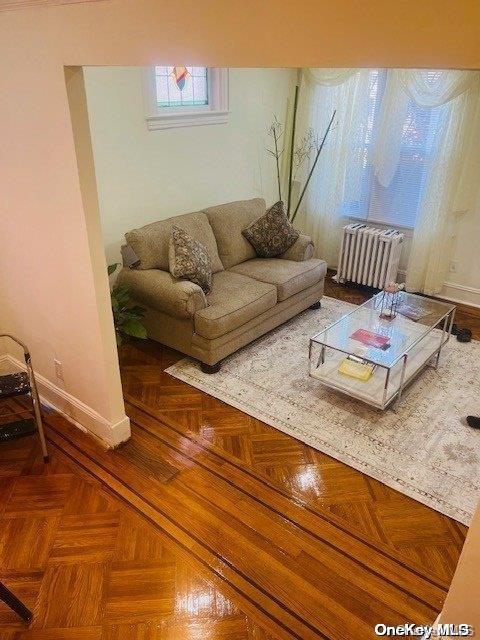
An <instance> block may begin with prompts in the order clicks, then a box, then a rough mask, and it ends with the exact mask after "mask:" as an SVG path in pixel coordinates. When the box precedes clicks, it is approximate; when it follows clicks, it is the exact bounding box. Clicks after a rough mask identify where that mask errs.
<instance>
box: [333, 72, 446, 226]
mask: <svg viewBox="0 0 480 640" xmlns="http://www.w3.org/2000/svg"><path fill="white" fill-rule="evenodd" d="M435 73H436V72H435V71H432V72H431V74H432V78H433V75H434V74H435ZM386 81H387V71H386V70H385V69H372V71H371V73H370V94H369V101H370V102H369V115H368V122H367V123H366V127H365V135H364V140H363V149H361V150H360V151H361V153H362V157H363V173H362V178H361V189H360V190H359V191H360V192H361V196H360V198H359V200H356V201H344V202H342V203H341V205H340V211H339V213H340V214H341V215H345V216H348V217H350V218H359V219H361V220H368V221H369V222H377V223H384V224H387V225H395V226H397V227H406V228H413V227H414V226H415V221H416V218H417V212H418V207H419V204H420V202H421V200H422V195H423V192H424V188H425V183H426V178H427V176H428V170H429V166H430V161H431V160H432V159H433V158H434V157H435V154H436V152H437V144H438V143H437V139H438V136H437V135H436V134H437V131H439V129H440V128H441V127H442V124H443V121H444V118H445V115H446V108H447V109H448V106H447V107H445V106H441V107H435V108H425V107H420V106H419V105H418V104H417V103H416V102H414V101H413V100H409V101H408V105H407V113H406V118H405V121H404V124H403V130H402V136H401V147H400V159H399V163H398V166H397V169H396V171H395V173H394V175H393V178H392V179H391V181H390V184H389V185H388V186H387V187H384V186H382V185H381V184H380V183H379V181H378V180H377V178H376V177H375V172H374V169H373V166H372V164H371V162H370V155H371V154H370V152H371V149H372V147H373V144H374V141H375V137H376V130H377V127H378V124H379V116H380V108H381V103H382V99H383V95H384V92H385V86H386ZM347 175H348V171H347Z"/></svg>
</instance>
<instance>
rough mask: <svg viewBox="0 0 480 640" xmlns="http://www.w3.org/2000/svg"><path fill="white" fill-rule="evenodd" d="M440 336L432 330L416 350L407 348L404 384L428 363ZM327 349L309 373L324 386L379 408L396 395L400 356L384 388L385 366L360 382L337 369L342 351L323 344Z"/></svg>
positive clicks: (435, 352)
mask: <svg viewBox="0 0 480 640" xmlns="http://www.w3.org/2000/svg"><path fill="white" fill-rule="evenodd" d="M440 340H441V337H440V336H439V332H436V331H435V332H433V333H432V334H431V335H428V336H427V337H425V339H424V340H422V341H421V342H420V343H419V344H418V345H417V347H416V348H415V350H412V351H410V352H409V354H408V358H407V366H406V369H405V380H404V385H403V386H404V387H405V386H406V385H407V384H409V383H410V382H411V381H412V380H413V378H414V377H415V376H416V375H417V374H418V373H419V372H420V371H421V370H422V369H423V368H424V367H425V366H426V365H428V363H429V361H430V360H431V359H432V357H433V356H435V355H436V354H438V353H439V350H440V349H441V346H442V345H441V344H440ZM326 352H327V353H326V357H325V362H324V363H323V364H320V365H319V366H318V367H317V366H315V365H314V363H313V362H311V363H310V375H311V376H312V377H313V378H315V379H317V380H319V381H320V382H321V383H322V384H324V385H325V386H327V387H330V388H332V389H335V390H337V391H341V392H342V393H345V394H347V395H349V396H351V397H353V398H355V399H357V400H361V401H362V402H365V403H367V404H369V405H372V406H374V407H376V408H378V409H386V408H387V407H388V406H389V405H390V404H391V403H392V402H393V401H394V400H395V398H396V397H397V396H398V393H399V390H400V385H401V377H402V367H403V358H402V359H401V360H400V361H399V362H398V363H397V364H396V365H394V366H393V367H392V368H391V369H390V376H389V380H388V386H387V390H386V392H385V384H386V379H387V372H388V369H387V368H386V367H381V366H377V368H376V369H375V371H374V372H373V375H372V377H371V378H370V379H369V380H367V381H366V382H363V381H362V380H358V379H356V378H352V377H350V376H347V375H344V374H342V373H339V372H338V366H339V364H340V362H341V361H342V360H343V359H344V358H346V354H345V353H343V352H340V351H337V350H335V349H334V348H331V347H326Z"/></svg>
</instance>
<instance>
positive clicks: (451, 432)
mask: <svg viewBox="0 0 480 640" xmlns="http://www.w3.org/2000/svg"><path fill="white" fill-rule="evenodd" d="M351 308H352V305H351V304H349V303H346V302H342V301H339V300H335V299H333V298H328V297H324V298H323V299H322V309H321V310H317V311H314V310H308V311H305V312H303V313H302V314H300V315H299V316H297V317H296V318H294V319H293V320H291V321H289V322H288V323H286V324H284V325H282V326H281V327H279V328H277V329H275V330H274V331H272V332H270V333H269V334H267V335H266V336H263V337H262V338H259V339H258V340H256V341H255V342H253V343H252V344H250V345H249V346H247V347H245V348H244V349H241V350H240V351H238V352H237V353H236V354H234V355H233V356H231V357H230V358H228V359H227V360H225V362H224V363H223V366H222V369H221V371H220V372H219V373H216V374H214V375H208V374H204V373H202V372H201V370H200V368H199V366H198V364H197V362H196V361H193V360H191V359H189V358H185V359H184V360H181V361H180V362H178V363H176V364H175V365H173V366H171V367H169V368H168V369H167V372H168V373H169V374H171V375H172V376H175V377H176V378H179V379H180V380H183V381H185V382H187V383H189V384H191V385H192V386H194V387H197V388H198V389H201V390H202V391H205V392H207V393H209V394H211V395H212V396H215V397H216V398H219V399H220V400H223V401H224V402H226V403H227V404H230V405H232V406H234V407H237V408H238V409H241V410H242V411H244V412H245V413H247V414H249V415H251V416H253V417H255V418H257V419H259V420H262V421H263V422H265V423H267V424H269V425H271V426H272V427H275V428H276V429H279V430H280V431H283V432H285V433H287V434H289V435H291V436H293V437H294V438H297V439H298V440H301V441H302V442H305V443H306V444H308V445H310V446H312V447H314V448H315V449H318V450H319V451H322V452H324V453H326V454H328V455H330V456H332V457H334V458H336V459H337V460H340V461H342V462H345V463H346V464H348V465H350V466H352V467H354V468H355V469H358V470H359V471H362V472H363V473H366V474H367V475H369V476H371V477H373V478H376V479H377V480H379V481H380V482H383V483H384V484H386V485H388V486H389V487H392V488H394V489H397V490H398V491H401V492H402V493H404V494H406V495H408V496H411V497H412V498H415V499H416V500H418V501H419V502H422V503H424V504H426V505H428V506H429V507H432V508H433V509H436V510H437V511H440V512H441V513H444V514H446V515H448V516H450V517H452V518H454V519H456V520H458V521H460V522H462V523H464V524H467V525H468V524H469V523H470V520H471V517H472V515H473V512H474V509H475V506H476V503H477V501H478V499H479V497H480V431H476V430H474V429H471V428H470V427H468V426H467V425H466V423H465V420H464V417H465V416H466V415H468V414H475V415H480V342H477V341H473V342H471V343H469V344H461V343H459V342H457V341H456V340H455V339H453V338H452V339H451V340H450V342H449V343H448V344H447V345H446V346H445V348H444V351H442V357H441V360H440V364H439V367H438V369H436V370H435V369H433V368H430V367H428V368H426V369H425V370H424V371H423V372H422V373H421V374H420V375H419V376H418V377H417V379H416V380H415V381H414V382H413V383H412V384H411V385H410V386H409V387H408V388H407V390H406V392H405V395H404V396H403V398H402V399H401V402H400V404H399V407H398V410H397V412H396V413H395V412H394V411H392V410H387V411H380V410H377V409H374V408H371V407H369V406H367V405H365V404H363V403H361V402H359V401H357V400H354V399H353V398H349V397H347V396H345V395H343V394H340V393H338V392H335V391H332V390H329V389H327V388H325V387H324V386H323V385H322V384H321V383H320V382H319V381H318V380H315V379H314V378H311V377H309V375H308V345H309V339H310V337H311V336H313V335H314V334H315V333H317V332H318V331H320V330H321V329H322V328H323V327H325V326H326V325H328V324H330V323H331V322H333V321H334V320H336V319H337V318H339V317H340V316H341V315H343V314H344V313H346V312H348V311H349V310H351Z"/></svg>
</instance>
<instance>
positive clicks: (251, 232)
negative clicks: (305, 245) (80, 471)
mask: <svg viewBox="0 0 480 640" xmlns="http://www.w3.org/2000/svg"><path fill="white" fill-rule="evenodd" d="M242 233H243V235H244V236H245V238H246V239H247V240H248V241H249V242H250V244H251V245H253V248H254V249H255V251H256V252H257V255H258V256H260V258H276V257H277V256H280V255H282V253H285V251H286V250H287V249H290V247H291V246H292V244H294V242H295V241H296V240H297V238H298V236H299V235H300V233H299V232H298V231H297V230H296V229H295V228H294V227H293V226H292V225H291V223H290V221H289V220H288V218H287V214H286V212H285V208H284V205H283V202H276V203H275V204H274V205H272V206H271V207H270V209H268V210H267V212H266V213H265V214H264V215H263V216H262V217H261V218H258V220H255V222H252V224H250V225H249V226H248V227H247V228H246V229H244V230H243V231H242Z"/></svg>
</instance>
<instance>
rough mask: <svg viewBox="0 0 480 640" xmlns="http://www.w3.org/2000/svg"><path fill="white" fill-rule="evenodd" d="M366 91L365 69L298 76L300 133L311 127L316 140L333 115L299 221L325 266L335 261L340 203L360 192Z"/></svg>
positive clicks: (313, 72)
mask: <svg viewBox="0 0 480 640" xmlns="http://www.w3.org/2000/svg"><path fill="white" fill-rule="evenodd" d="M368 86H369V71H368V70H366V69H365V70H352V69H341V70H339V69H335V70H330V69H325V70H323V69H315V70H307V71H306V72H305V73H304V74H303V76H302V83H301V88H300V102H299V109H298V124H299V127H298V130H299V132H302V131H304V130H305V129H307V128H308V127H312V128H313V129H314V130H315V131H316V132H317V135H318V136H319V137H320V138H321V137H322V136H323V134H324V132H325V130H326V128H327V126H328V123H329V121H330V118H331V117H332V113H333V111H334V110H335V109H336V111H337V114H336V119H335V123H334V125H333V128H332V130H331V132H330V135H329V136H328V139H327V142H326V144H325V147H324V149H323V152H322V154H321V156H320V159H319V162H318V164H317V166H316V169H315V172H314V174H313V177H312V180H311V182H310V185H309V187H308V191H307V193H306V197H305V204H304V207H303V210H302V212H301V215H300V216H299V221H301V226H302V228H303V229H304V230H305V231H306V233H308V234H309V235H311V236H312V238H314V241H315V246H316V251H317V254H318V255H320V256H322V257H323V258H325V260H327V263H328V264H335V263H336V260H337V253H338V243H339V239H340V233H341V228H342V222H343V221H342V219H341V218H340V217H339V215H338V210H339V206H340V203H341V202H342V201H343V200H345V199H346V198H348V197H350V195H351V196H352V197H354V196H355V194H356V192H357V191H358V189H359V188H360V181H361V174H362V166H363V157H362V152H363V146H364V144H363V143H364V139H365V132H366V125H367V121H368V109H369V102H370V101H369V94H368ZM300 135H301V133H300ZM305 169H308V167H304V173H305ZM347 169H348V170H347ZM299 177H300V176H298V175H297V176H296V178H297V179H298V178H299ZM304 177H305V176H303V178H304ZM349 194H350V195H349Z"/></svg>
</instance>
